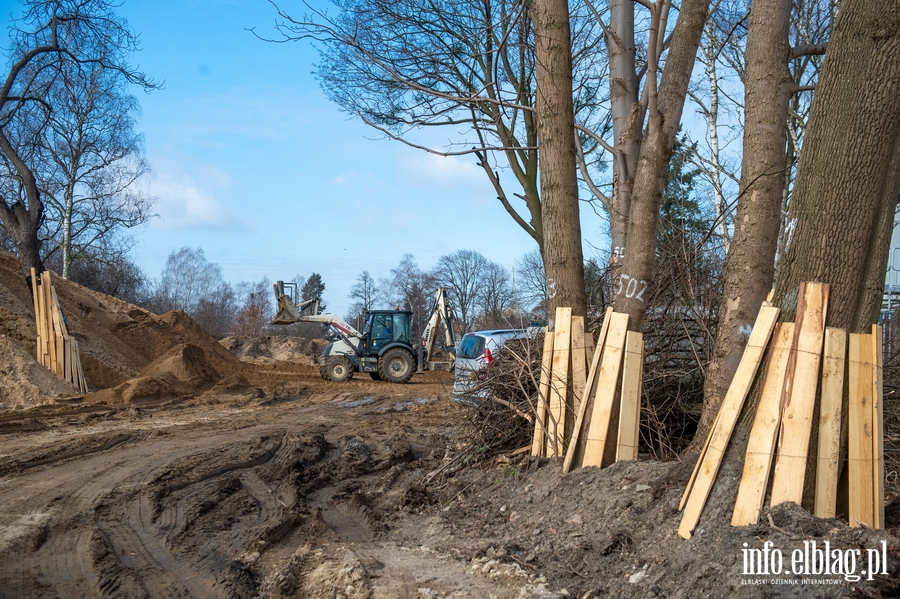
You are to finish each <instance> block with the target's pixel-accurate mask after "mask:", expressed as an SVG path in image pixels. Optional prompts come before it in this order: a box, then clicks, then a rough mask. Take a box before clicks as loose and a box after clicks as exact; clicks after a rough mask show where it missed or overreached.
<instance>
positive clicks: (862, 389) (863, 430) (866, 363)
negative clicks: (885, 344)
mask: <svg viewBox="0 0 900 599" xmlns="http://www.w3.org/2000/svg"><path fill="white" fill-rule="evenodd" d="M848 362H849V369H848V372H847V376H848V379H849V401H848V414H847V420H848V421H849V429H850V432H849V441H848V444H847V474H848V478H849V487H850V493H849V497H848V499H849V502H848V503H849V506H848V507H849V510H848V520H849V524H850V526H854V527H858V526H861V525H862V524H865V525H867V526H874V523H875V513H874V512H875V498H874V491H875V485H874V477H875V472H874V470H875V469H874V467H873V466H874V461H873V459H874V454H873V449H874V447H875V443H874V436H873V434H872V432H873V431H872V415H873V414H874V409H873V407H872V404H873V403H874V402H873V399H874V398H873V397H872V391H873V385H872V380H873V378H874V376H875V375H874V374H873V372H872V370H873V368H872V367H873V364H872V362H873V356H872V341H871V339H870V336H869V335H858V334H851V335H850V355H849V359H848Z"/></svg>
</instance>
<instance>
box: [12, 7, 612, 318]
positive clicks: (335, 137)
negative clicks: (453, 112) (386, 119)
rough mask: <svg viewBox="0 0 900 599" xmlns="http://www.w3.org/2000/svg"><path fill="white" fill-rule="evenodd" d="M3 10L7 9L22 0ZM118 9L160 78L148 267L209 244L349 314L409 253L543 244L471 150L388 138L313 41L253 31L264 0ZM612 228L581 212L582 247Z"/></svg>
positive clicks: (236, 263) (506, 255)
mask: <svg viewBox="0 0 900 599" xmlns="http://www.w3.org/2000/svg"><path fill="white" fill-rule="evenodd" d="M319 4H320V5H321V6H325V3H324V2H323V3H319ZM0 7H2V17H3V18H5V17H6V16H7V15H9V14H10V13H14V12H16V11H17V9H18V3H17V2H12V1H10V0H0ZM282 7H283V8H285V9H286V10H287V11H288V12H289V13H295V14H298V15H299V14H302V12H303V7H302V5H301V4H300V2H299V1H297V0H285V1H284V2H283V3H282ZM119 12H120V14H122V15H123V16H124V17H125V18H126V19H127V20H128V22H129V24H130V25H131V27H132V28H133V29H134V30H135V31H137V32H139V33H140V35H141V45H142V47H143V50H142V51H141V52H140V53H138V54H137V55H135V56H134V57H133V59H132V62H133V63H134V64H136V65H139V67H140V69H141V70H143V71H144V72H145V73H147V74H148V75H149V76H151V77H153V78H155V79H157V80H162V81H164V86H165V87H164V89H162V90H159V91H155V92H152V93H150V94H149V95H148V94H144V93H143V92H137V95H138V99H139V101H140V103H141V107H142V115H141V119H140V123H139V129H140V131H142V132H143V133H144V136H145V145H146V152H147V157H148V159H149V161H150V163H151V165H152V167H153V170H154V172H155V177H154V179H153V181H152V182H151V183H150V185H149V187H150V193H151V194H152V195H154V196H156V197H157V198H158V203H157V204H156V207H155V212H156V213H157V214H159V218H157V219H154V220H153V221H152V222H151V223H150V224H149V225H147V226H146V227H144V228H143V229H142V230H140V231H138V233H137V239H138V243H137V246H136V247H135V250H134V252H133V257H134V259H135V260H136V262H137V263H138V265H139V266H141V268H143V269H144V271H145V272H146V273H147V275H148V276H150V277H158V276H159V274H160V272H161V271H162V268H163V266H164V264H165V261H166V258H167V257H168V255H169V253H170V252H172V251H173V250H177V249H178V248H180V247H182V246H185V245H187V246H192V247H197V246H199V247H202V248H203V250H204V252H205V254H206V257H207V259H209V260H210V261H212V262H217V263H218V264H219V265H220V266H221V267H222V271H223V274H224V276H225V278H226V279H227V280H228V281H230V282H232V283H238V282H240V281H250V282H255V281H259V280H260V279H262V278H263V277H268V278H270V279H272V280H276V279H285V280H289V279H292V278H293V277H294V276H295V275H297V274H299V275H302V276H304V277H305V276H308V275H309V274H311V273H312V272H318V273H319V274H321V275H322V278H323V281H324V282H325V285H326V292H325V299H326V301H327V303H328V305H329V308H330V309H332V310H335V311H337V312H338V313H340V314H343V313H344V312H345V311H346V309H347V307H348V306H349V304H350V300H349V299H348V298H347V294H348V293H349V290H350V287H351V286H352V285H353V283H354V281H355V280H356V277H357V275H358V274H359V273H360V272H362V271H363V270H368V271H369V272H370V273H371V274H372V275H373V276H374V277H376V279H377V278H379V277H385V276H388V274H389V271H390V269H391V268H393V267H395V266H396V265H397V264H398V263H399V261H400V258H401V256H402V255H403V254H404V253H406V252H410V253H412V254H413V255H414V256H415V257H416V259H417V261H418V263H419V266H420V267H422V268H423V269H428V268H431V267H432V266H433V265H434V264H435V262H436V261H437V259H438V258H439V257H440V256H442V255H444V254H448V253H451V252H453V251H456V250H457V249H470V250H476V251H478V252H481V253H482V254H484V255H485V256H486V257H487V258H488V259H490V260H493V261H495V262H498V263H500V264H502V265H503V266H505V267H507V268H512V267H513V265H514V263H515V260H516V259H517V258H518V257H520V256H521V255H522V254H523V253H525V252H527V251H529V250H531V249H533V248H535V247H536V245H535V244H534V242H533V241H532V240H531V238H530V237H529V236H528V235H527V234H526V233H525V232H524V231H523V230H521V229H520V228H519V227H518V225H516V224H515V223H514V222H513V220H512V219H511V218H510V217H509V216H508V215H507V214H506V212H505V211H504V210H503V208H502V207H501V205H500V203H499V202H498V201H497V200H496V194H495V193H494V191H493V189H492V187H491V186H490V184H489V183H488V181H487V179H486V178H485V177H484V174H483V173H482V172H481V171H480V169H479V168H478V167H477V166H476V165H475V159H474V158H472V157H461V158H443V157H439V156H434V155H431V154H427V153H425V152H422V151H421V150H416V149H412V148H408V147H406V146H403V145H402V144H400V143H398V142H394V141H390V140H385V139H381V138H380V135H379V134H378V132H377V131H375V130H373V129H370V128H369V127H367V126H365V125H364V124H362V123H361V122H359V121H358V120H354V119H351V118H350V117H349V116H348V115H346V114H344V113H341V112H340V111H339V110H338V108H337V107H336V106H335V105H333V104H332V103H331V102H329V101H328V99H327V98H326V97H325V96H324V94H323V93H322V92H321V91H320V89H319V86H318V83H317V81H316V80H315V77H314V75H313V74H312V72H313V70H314V68H315V67H314V65H315V62H316V58H317V55H316V52H315V50H314V49H313V48H312V47H311V46H310V45H309V44H307V43H305V42H300V43H289V44H272V43H266V42H263V41H260V40H259V39H257V38H256V37H254V36H253V34H252V33H251V32H250V31H248V29H250V28H256V29H257V31H258V32H260V33H261V34H263V35H265V34H266V33H272V34H274V30H273V24H274V22H275V17H276V14H275V9H274V8H273V6H272V5H271V4H270V3H268V2H267V1H266V0H127V1H126V2H125V3H124V4H123V6H122V7H121V8H120V10H119ZM6 24H7V23H6V21H5V20H4V21H3V25H4V31H5V25H6ZM4 39H5V37H4ZM452 134H453V132H452V131H448V132H444V133H442V137H441V138H440V139H444V138H445V137H448V136H450V135H452ZM604 232H605V226H604V223H603V222H602V221H600V220H599V219H598V218H597V217H596V216H594V215H593V213H592V211H591V210H590V209H587V210H583V233H584V236H585V241H586V244H587V243H591V244H594V245H599V246H601V247H605V246H606V242H605V240H604V237H605V234H604ZM591 252H592V251H591V250H590V248H589V247H587V245H586V253H587V255H590V254H591Z"/></svg>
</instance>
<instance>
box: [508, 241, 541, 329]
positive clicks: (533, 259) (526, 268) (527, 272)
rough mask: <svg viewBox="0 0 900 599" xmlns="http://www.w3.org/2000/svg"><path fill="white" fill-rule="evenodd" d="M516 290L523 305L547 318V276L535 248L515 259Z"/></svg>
mask: <svg viewBox="0 0 900 599" xmlns="http://www.w3.org/2000/svg"><path fill="white" fill-rule="evenodd" d="M515 284H516V290H517V291H518V294H519V297H520V298H521V301H522V304H523V307H524V308H526V309H527V310H531V311H532V312H534V313H536V314H538V315H540V316H541V318H545V319H546V318H547V276H546V275H545V274H544V262H543V261H542V260H541V254H540V252H538V251H537V250H531V251H528V252H525V253H524V254H523V255H522V256H521V257H520V258H519V259H518V260H516V280H515Z"/></svg>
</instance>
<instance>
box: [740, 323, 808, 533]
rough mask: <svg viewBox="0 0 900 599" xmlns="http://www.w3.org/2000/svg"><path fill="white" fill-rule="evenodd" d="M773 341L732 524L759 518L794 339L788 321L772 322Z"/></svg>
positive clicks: (776, 436)
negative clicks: (773, 329)
mask: <svg viewBox="0 0 900 599" xmlns="http://www.w3.org/2000/svg"><path fill="white" fill-rule="evenodd" d="M774 337H775V342H774V343H773V344H772V345H771V347H770V349H769V364H768V367H767V369H766V373H765V379H764V381H763V386H762V391H761V392H760V396H759V404H758V405H757V406H756V415H755V416H754V418H753V425H752V426H751V428H750V438H749V440H748V441H747V452H746V454H745V456H744V471H743V473H742V474H741V482H740V485H739V486H738V493H737V499H735V502H734V512H733V513H732V514H731V525H732V526H747V525H748V524H756V523H757V522H759V514H760V512H761V511H762V507H763V503H764V501H765V497H766V485H767V484H768V482H769V474H770V472H771V469H772V458H773V456H774V453H775V442H776V440H777V439H778V429H779V426H780V424H781V390H782V389H783V388H784V376H785V373H786V371H787V365H788V361H789V358H790V355H791V344H792V343H793V341H794V324H793V323H791V322H785V323H778V324H777V325H775V332H774Z"/></svg>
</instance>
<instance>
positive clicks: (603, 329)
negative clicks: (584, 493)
mask: <svg viewBox="0 0 900 599" xmlns="http://www.w3.org/2000/svg"><path fill="white" fill-rule="evenodd" d="M612 313H613V309H612V306H610V307H609V308H607V309H606V314H604V316H603V324H601V325H600V335H599V336H598V337H597V346H596V347H595V348H594V355H593V357H592V358H591V367H590V369H589V370H588V375H587V381H586V382H585V386H584V393H582V397H583V398H584V401H582V402H581V405H580V406H578V413H577V416H576V418H575V426H574V427H573V428H572V439H571V440H570V441H569V447H568V449H566V457H565V459H564V460H563V472H568V471H569V470H571V469H572V462H573V461H574V459H575V454H576V453H577V452H578V439H579V438H580V437H581V428H582V426H583V425H584V416H585V414H586V412H587V407H588V404H589V403H591V401H590V400H591V397H592V393H593V391H594V384H595V382H596V379H597V369H598V368H599V367H600V357H601V356H602V355H603V345H604V344H605V343H606V333H607V331H609V321H610V320H612Z"/></svg>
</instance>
